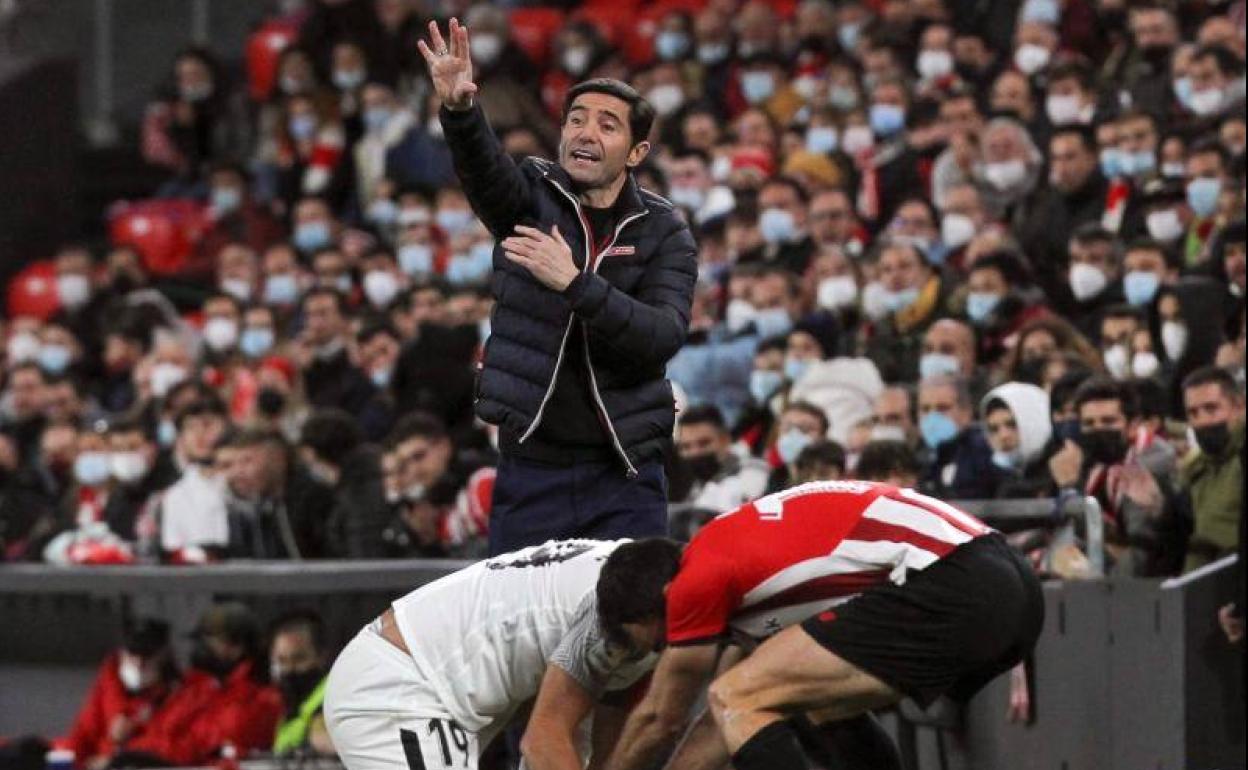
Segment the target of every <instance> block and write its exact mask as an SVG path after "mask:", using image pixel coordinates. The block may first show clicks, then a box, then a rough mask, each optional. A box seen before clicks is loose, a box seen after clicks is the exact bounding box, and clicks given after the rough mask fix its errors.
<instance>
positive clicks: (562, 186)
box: [419, 19, 697, 553]
mask: <svg viewBox="0 0 1248 770" xmlns="http://www.w3.org/2000/svg"><path fill="white" fill-rule="evenodd" d="M449 36H450V41H449V44H448V43H446V42H444V41H443V38H442V34H441V33H440V32H439V30H438V27H437V25H436V24H432V23H431V24H430V26H429V42H428V43H426V42H425V41H423V40H422V41H420V43H419V46H420V51H421V54H422V55H423V56H424V57H425V61H426V62H427V63H428V65H429V72H430V75H431V78H432V80H433V84H434V88H435V89H436V90H437V93H438V96H439V98H440V99H441V101H442V104H443V107H442V110H441V114H440V118H441V121H442V126H443V129H444V131H445V135H446V141H447V144H448V145H449V146H450V148H451V154H452V156H453V158H454V160H455V171H456V174H457V175H458V176H459V180H460V182H461V183H462V184H463V187H464V192H465V193H466V194H467V196H468V200H469V201H470V202H471V204H472V207H473V209H474V211H476V213H477V215H478V216H479V217H480V218H481V220H482V221H483V222H484V223H485V225H486V226H487V227H488V228H489V229H490V232H491V233H493V234H494V236H495V237H496V238H498V239H499V240H500V243H499V245H498V247H497V248H496V249H495V252H494V275H493V278H492V284H491V289H492V291H493V294H494V298H495V301H496V304H495V307H494V311H493V316H492V318H491V329H492V333H491V335H490V338H489V341H488V343H487V345H486V350H485V361H484V366H483V368H482V371H481V377H480V381H479V383H478V391H477V400H476V411H477V415H478V416H479V417H481V418H482V419H483V420H485V421H486V422H489V423H492V424H495V425H498V426H499V437H500V450H501V452H502V460H501V462H500V464H499V469H498V481H497V484H496V486H495V489H494V504H493V514H492V517H491V522H490V550H491V552H492V553H501V552H505V551H509V550H512V549H516V548H520V547H522V546H525V545H530V544H534V543H540V542H543V541H545V540H548V539H550V538H566V537H584V536H592V537H604V538H605V537H620V536H630V537H645V536H651V535H662V534H664V533H665V532H666V531H667V528H666V500H665V497H666V495H665V490H664V487H665V485H666V481H665V478H664V475H663V469H662V455H663V453H664V451H665V449H666V447H667V446H668V444H669V442H670V441H671V435H672V424H673V422H674V420H675V409H674V406H673V401H672V390H671V386H670V385H669V383H668V382H667V380H666V378H665V376H664V370H665V366H666V364H667V361H668V359H670V358H671V357H672V356H673V355H674V354H675V353H676V351H677V350H679V349H680V346H681V345H682V344H683V343H684V340H685V335H686V334H687V332H688V328H689V315H690V305H691V303H692V295H693V285H694V282H695V280H696V277H697V259H696V249H695V246H694V242H693V236H692V235H691V234H690V232H689V228H688V227H687V226H686V225H685V224H684V222H683V221H682V220H681V219H680V217H679V216H678V215H677V213H676V211H675V210H674V209H673V207H672V205H671V204H670V203H668V202H667V201H666V200H664V199H662V198H660V197H659V196H657V195H654V194H652V193H650V192H648V191H646V190H643V189H641V188H640V187H638V185H637V183H636V182H635V181H634V179H633V176H632V174H631V173H630V171H631V170H632V169H634V168H636V167H637V165H638V164H639V163H641V162H642V160H643V159H644V158H645V157H646V154H647V153H648V152H649V151H650V143H649V142H648V141H647V140H646V139H647V137H648V136H649V133H650V128H651V125H652V123H653V120H654V109H653V107H651V106H650V104H649V103H647V102H646V101H645V100H644V99H642V98H641V97H640V96H639V95H638V94H637V92H636V91H634V90H633V89H632V88H630V87H629V86H627V85H625V84H624V83H620V82H618V81H614V80H589V81H586V82H583V83H580V84H578V85H576V86H574V87H573V88H572V89H570V90H569V92H568V95H567V98H566V99H565V101H564V110H563V125H562V127H561V129H560V141H559V160H558V163H555V162H551V161H548V160H543V159H538V158H528V159H525V160H524V161H523V162H521V163H520V164H519V165H517V164H515V163H514V162H513V161H512V160H511V158H510V157H508V155H507V154H506V153H505V152H504V151H503V149H502V147H501V146H500V144H499V142H498V139H497V138H496V137H495V136H494V134H493V132H492V131H491V130H490V127H489V125H488V124H487V122H486V120H485V117H484V114H483V113H482V111H481V109H480V108H479V107H478V106H476V105H474V103H473V96H474V94H475V93H476V91H477V86H476V84H475V83H473V82H472V63H471V59H470V57H469V51H468V31H467V29H466V28H464V27H461V26H460V25H459V23H458V21H457V20H455V19H452V20H451V23H450V30H449Z"/></svg>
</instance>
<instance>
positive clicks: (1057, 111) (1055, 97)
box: [1044, 94, 1083, 126]
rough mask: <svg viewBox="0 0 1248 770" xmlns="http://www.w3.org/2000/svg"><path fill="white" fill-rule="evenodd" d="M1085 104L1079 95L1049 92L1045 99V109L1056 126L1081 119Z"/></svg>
mask: <svg viewBox="0 0 1248 770" xmlns="http://www.w3.org/2000/svg"><path fill="white" fill-rule="evenodd" d="M1082 110H1083V105H1082V104H1081V103H1080V102H1079V97H1078V96H1077V95H1073V94H1072V95H1064V94H1049V97H1048V98H1047V99H1045V100H1044V111H1045V114H1047V115H1048V116H1049V120H1050V121H1052V123H1053V125H1055V126H1066V125H1069V124H1071V123H1074V122H1075V121H1077V120H1078V119H1079V113H1080V112H1081V111H1082Z"/></svg>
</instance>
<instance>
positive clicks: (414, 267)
mask: <svg viewBox="0 0 1248 770" xmlns="http://www.w3.org/2000/svg"><path fill="white" fill-rule="evenodd" d="M399 268H400V269H401V270H402V271H403V272H405V273H407V274H408V275H413V276H415V275H424V274H427V273H432V272H433V248H432V247H430V246H429V245H427V244H424V243H409V244H407V245H406V246H401V247H399Z"/></svg>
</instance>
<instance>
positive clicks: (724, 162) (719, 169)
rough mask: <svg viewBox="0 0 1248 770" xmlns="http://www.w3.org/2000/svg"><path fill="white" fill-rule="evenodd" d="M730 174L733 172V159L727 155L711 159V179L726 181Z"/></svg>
mask: <svg viewBox="0 0 1248 770" xmlns="http://www.w3.org/2000/svg"><path fill="white" fill-rule="evenodd" d="M730 174H732V159H731V158H729V157H728V156H727V155H720V156H719V157H718V158H716V159H715V160H713V161H711V179H714V180H715V181H716V182H726V181H728V176H729V175H730Z"/></svg>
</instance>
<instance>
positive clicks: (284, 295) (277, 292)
mask: <svg viewBox="0 0 1248 770" xmlns="http://www.w3.org/2000/svg"><path fill="white" fill-rule="evenodd" d="M298 298H299V283H298V282H297V281H296V280H295V277H294V276H293V275H291V274H290V273H278V274H277V275H271V276H269V277H268V278H266V279H265V281H264V301H265V303H266V304H269V305H293V304H295V300H296V299H298Z"/></svg>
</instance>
